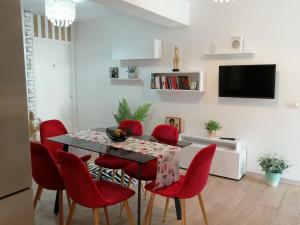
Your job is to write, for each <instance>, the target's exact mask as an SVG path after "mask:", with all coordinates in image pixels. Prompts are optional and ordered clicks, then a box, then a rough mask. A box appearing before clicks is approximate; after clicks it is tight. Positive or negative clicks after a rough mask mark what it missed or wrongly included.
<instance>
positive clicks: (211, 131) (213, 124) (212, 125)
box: [205, 120, 222, 138]
mask: <svg viewBox="0 0 300 225" xmlns="http://www.w3.org/2000/svg"><path fill="white" fill-rule="evenodd" d="M205 129H206V130H207V132H208V137H209V138H213V137H215V136H216V133H217V131H218V130H221V129H222V127H221V125H220V123H219V122H217V121H214V120H210V121H208V122H207V123H205Z"/></svg>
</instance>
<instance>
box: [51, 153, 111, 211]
mask: <svg viewBox="0 0 300 225" xmlns="http://www.w3.org/2000/svg"><path fill="white" fill-rule="evenodd" d="M57 159H58V161H59V164H60V166H61V172H62V175H63V179H64V182H65V186H66V190H67V193H68V194H69V196H70V197H71V198H72V199H73V200H74V201H75V202H77V203H79V204H80V205H83V206H85V207H88V208H97V207H99V202H103V203H105V200H104V198H103V195H102V194H101V192H100V191H99V189H98V188H97V186H96V184H95V183H94V181H93V179H92V176H91V174H90V172H89V171H88V169H87V166H86V165H85V164H84V163H83V162H82V160H81V159H80V158H78V157H77V156H76V155H74V154H72V153H68V152H64V151H59V152H57Z"/></svg>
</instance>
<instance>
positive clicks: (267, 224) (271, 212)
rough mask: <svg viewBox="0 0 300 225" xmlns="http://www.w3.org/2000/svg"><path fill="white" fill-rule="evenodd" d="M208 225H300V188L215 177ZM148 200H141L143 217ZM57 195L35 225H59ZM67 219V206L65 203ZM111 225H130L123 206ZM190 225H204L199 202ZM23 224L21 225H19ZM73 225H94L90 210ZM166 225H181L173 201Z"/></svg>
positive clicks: (47, 198)
mask: <svg viewBox="0 0 300 225" xmlns="http://www.w3.org/2000/svg"><path fill="white" fill-rule="evenodd" d="M202 196H203V199H204V203H205V206H206V210H207V214H208V221H209V225H300V186H295V185H290V184H285V183H281V184H280V186H279V187H277V188H273V187H270V186H268V185H266V184H265V183H264V181H263V180H262V179H261V178H258V177H254V176H250V175H248V176H245V177H244V178H243V179H242V180H241V181H232V180H228V179H224V178H219V177H215V176H210V177H209V182H208V185H207V186H206V189H205V190H204V192H203V195H202ZM149 198H150V194H148V196H147V200H142V212H143V213H144V211H145V209H146V206H147V203H148V200H149ZM54 199H55V192H51V191H44V192H43V195H42V197H41V200H40V201H39V202H38V205H37V208H36V212H35V215H36V216H35V217H36V225H54V224H58V217H56V216H54V215H53V213H52V210H53V204H54ZM136 202H137V199H136V198H133V199H130V200H129V204H130V207H131V210H132V211H133V214H134V216H136ZM164 204H165V199H164V198H162V197H157V198H156V200H155V203H154V209H153V217H152V224H153V225H155V224H163V222H162V219H163V210H164ZM64 206H65V207H64V208H65V219H66V217H67V214H68V204H67V202H66V199H65V204H64ZM108 209H109V215H110V222H111V225H123V224H124V225H127V224H128V221H127V217H126V213H125V212H124V213H123V216H122V217H121V218H120V217H119V212H120V206H119V205H116V206H113V207H109V208H108ZM186 209H187V224H190V225H193V224H195V225H196V224H197V225H204V220H203V216H202V214H201V210H200V207H199V202H198V200H197V198H196V197H195V198H193V199H189V200H187V202H186ZM100 222H101V224H102V225H103V224H105V220H104V211H103V209H101V210H100ZM20 224H21V223H20ZM72 224H73V225H89V224H93V214H92V210H91V209H87V208H84V207H81V206H77V207H76V210H75V214H74V217H73V223H72ZM164 224H166V225H171V224H172V225H173V224H175V225H176V224H178V225H179V224H181V222H180V221H177V220H176V214H175V207H174V202H173V201H170V206H169V211H168V215H167V219H166V222H165V223H164Z"/></svg>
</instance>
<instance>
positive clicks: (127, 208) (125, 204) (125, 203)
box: [124, 200, 135, 225]
mask: <svg viewBox="0 0 300 225" xmlns="http://www.w3.org/2000/svg"><path fill="white" fill-rule="evenodd" d="M124 208H125V210H126V212H127V217H128V221H129V224H130V225H135V222H134V218H133V215H132V212H131V210H130V208H129V205H128V201H127V200H126V201H124Z"/></svg>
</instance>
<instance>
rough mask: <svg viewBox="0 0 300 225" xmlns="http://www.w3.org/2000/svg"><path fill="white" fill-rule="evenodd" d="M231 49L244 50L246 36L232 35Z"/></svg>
mask: <svg viewBox="0 0 300 225" xmlns="http://www.w3.org/2000/svg"><path fill="white" fill-rule="evenodd" d="M230 45H231V50H232V51H233V52H243V51H244V38H243V36H233V37H230Z"/></svg>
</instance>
